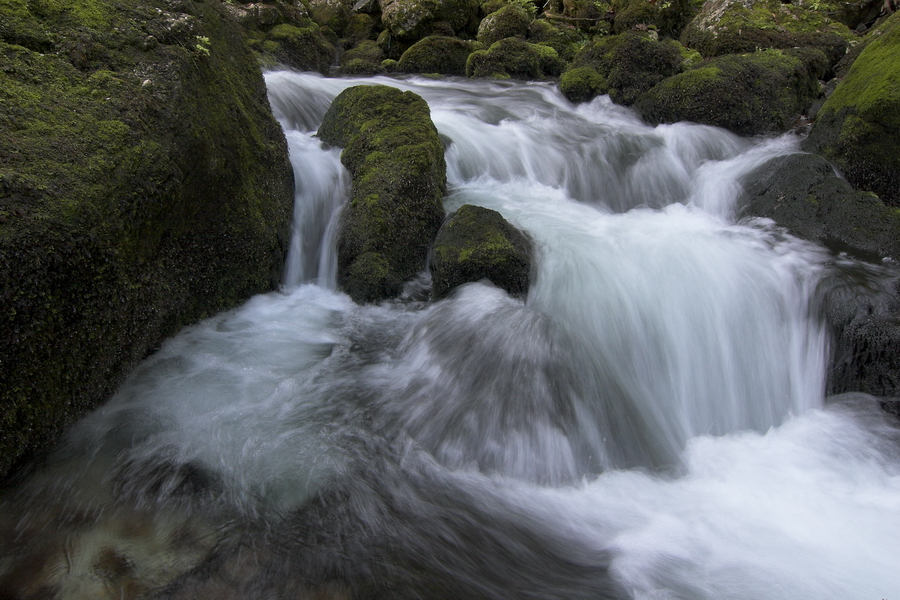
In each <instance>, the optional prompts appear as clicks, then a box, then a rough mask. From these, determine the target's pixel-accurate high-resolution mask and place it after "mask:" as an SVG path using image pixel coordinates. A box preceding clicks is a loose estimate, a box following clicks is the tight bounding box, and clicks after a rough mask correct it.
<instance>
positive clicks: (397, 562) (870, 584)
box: [0, 72, 900, 600]
mask: <svg viewBox="0 0 900 600" xmlns="http://www.w3.org/2000/svg"><path fill="white" fill-rule="evenodd" d="M266 80H267V84H268V88H269V95H270V100H271V103H272V106H273V109H274V111H275V114H276V116H277V117H278V119H279V121H280V122H281V123H282V126H283V127H284V128H285V131H286V135H287V137H288V141H289V144H290V149H291V158H292V162H293V164H294V172H295V177H296V179H297V192H296V201H297V208H296V210H295V224H294V229H295V231H294V238H293V239H294V241H293V243H292V250H291V255H290V257H289V259H288V261H287V267H286V274H285V285H284V289H283V290H282V291H280V292H277V293H271V294H267V295H263V296H258V297H255V298H253V299H252V300H250V301H249V302H248V303H247V304H246V305H244V306H243V307H241V308H239V309H237V310H234V311H232V312H229V313H226V314H223V315H219V316H217V317H215V318H213V319H210V320H208V321H205V322H203V323H201V324H199V325H197V326H194V327H192V328H188V329H187V330H185V331H183V332H182V333H180V334H179V335H178V336H176V337H174V338H173V339H171V340H169V341H168V342H167V343H166V344H165V345H164V346H163V348H162V349H161V350H160V351H159V352H158V353H157V354H155V355H154V356H152V357H151V358H149V359H148V360H147V361H145V362H144V363H143V364H142V365H141V366H140V367H139V368H138V369H137V370H136V372H135V373H134V374H133V375H132V376H131V377H130V379H129V380H128V381H127V382H126V384H125V385H124V386H123V387H122V389H121V390H120V391H119V392H118V394H117V395H116V397H115V398H114V399H113V400H112V401H111V402H110V403H109V404H107V405H106V406H105V407H103V408H102V409H100V410H98V411H97V412H96V413H94V414H93V415H91V416H90V417H88V418H87V419H85V420H84V421H83V422H82V423H81V424H80V425H79V426H78V427H76V428H75V429H74V430H73V431H72V432H71V434H70V435H69V437H68V439H67V441H66V443H65V445H64V446H63V448H62V449H61V450H60V451H59V452H58V453H57V454H56V455H55V457H53V458H52V459H51V460H50V461H49V462H48V465H47V466H46V467H45V468H44V470H43V471H40V472H38V473H37V474H36V475H35V476H33V477H32V478H31V479H30V480H29V481H27V482H25V483H24V484H22V486H21V487H20V488H19V489H18V490H15V491H13V492H11V493H9V494H7V496H6V500H5V501H4V504H3V509H4V511H5V513H6V514H8V515H11V516H10V517H9V518H7V519H6V520H5V521H3V520H0V521H3V527H5V529H4V528H2V527H0V542H2V541H3V540H6V542H5V543H6V547H7V551H6V552H5V554H3V558H0V577H3V578H0V590H2V589H5V588H3V585H6V586H7V588H9V589H15V588H14V587H13V586H14V585H16V584H11V583H9V582H10V581H16V573H17V570H18V572H19V573H25V570H26V569H25V567H23V565H26V566H27V565H31V566H29V567H28V569H30V570H29V571H28V575H27V577H25V576H24V575H23V577H22V578H21V580H20V581H26V579H28V578H30V579H28V581H33V582H34V583H33V584H32V583H29V584H28V585H34V586H40V585H45V586H46V590H50V591H48V592H47V593H51V592H52V593H53V594H55V597H66V598H78V597H103V596H102V594H107V595H108V597H120V595H122V597H156V598H231V597H234V598H260V599H262V598H271V597H335V598H346V597H356V598H559V599H570V598H636V599H707V598H708V599H721V598H734V599H744V598H746V599H748V600H750V599H752V600H762V599H773V600H783V599H785V598H791V599H795V598H800V599H802V598H809V599H815V600H822V599H828V598H832V599H835V600H838V599H840V600H847V599H859V600H867V599H875V600H879V599H885V600H890V599H891V598H900V578H898V577H897V573H898V572H900V536H898V535H897V532H898V531H900V460H898V448H900V446H898V435H897V429H896V428H895V427H894V426H893V425H891V423H890V422H888V421H887V419H886V417H884V416H883V415H882V414H881V413H880V411H879V410H878V408H877V404H876V403H875V402H874V401H873V399H871V398H870V397H867V396H865V395H861V394H855V395H854V394H851V395H846V396H844V397H840V398H832V399H830V401H829V402H828V403H826V402H825V398H824V387H825V383H824V382H825V374H826V366H827V365H826V361H827V359H828V352H829V348H828V345H829V339H828V334H827V331H826V328H825V325H824V323H823V321H822V319H821V316H820V314H819V310H818V304H819V300H820V298H819V296H818V294H819V293H820V289H821V285H820V284H821V282H822V281H823V278H825V277H829V276H832V277H833V276H834V273H833V264H834V260H835V259H834V257H833V256H831V255H830V254H829V253H827V252H826V251H825V250H824V249H822V248H820V247H818V246H815V245H813V244H810V243H808V242H803V241H801V240H798V239H795V238H792V237H790V236H789V235H787V234H786V233H785V232H783V231H782V230H779V229H778V228H777V227H776V226H775V225H774V224H773V223H771V222H768V221H763V220H755V221H747V222H735V220H734V218H733V210H734V206H733V204H734V201H735V198H736V196H737V194H738V193H739V191H740V181H741V177H742V176H744V175H745V174H747V173H749V172H750V171H752V170H753V169H754V168H755V167H757V166H759V165H760V164H763V163H764V162H766V161H767V160H770V159H772V158H774V157H778V156H782V155H786V154H789V153H792V152H796V151H798V142H797V140H796V139H795V138H794V137H793V136H791V135H786V136H783V137H781V138H777V139H765V140H762V139H760V140H747V139H742V138H739V137H736V136H734V135H732V134H730V133H727V132H725V131H723V130H720V129H715V128H710V127H704V126H698V125H693V124H676V125H668V126H659V127H655V128H651V127H647V126H645V125H644V124H642V123H641V121H640V119H639V118H638V117H637V116H636V115H635V114H634V113H632V112H630V111H629V110H628V109H625V108H622V107H619V106H616V105H614V104H612V103H611V102H610V101H609V100H608V99H607V98H598V99H596V100H594V101H593V102H592V103H590V104H583V105H579V106H577V107H575V106H572V105H571V104H569V103H568V102H567V101H566V100H565V99H564V98H563V97H562V96H561V95H559V93H558V92H557V91H556V89H555V88H554V87H553V86H551V85H549V84H538V83H529V84H526V83H508V82H484V81H481V82H472V81H464V80H429V79H406V80H395V79H387V78H374V79H362V80H354V79H326V78H322V77H319V76H315V75H310V74H298V73H290V72H273V73H269V74H267V76H266ZM373 83H375V84H386V85H394V86H397V87H400V88H402V89H408V90H412V91H415V92H416V93H418V94H419V95H421V96H422V97H423V98H425V99H426V100H427V101H428V103H429V106H430V108H431V111H432V118H433V120H434V122H435V124H436V126H437V128H438V130H439V132H440V134H441V136H442V138H443V139H444V141H445V145H446V156H447V163H448V179H449V182H448V183H449V190H450V192H449V195H448V197H447V199H446V208H447V210H448V211H452V210H454V209H455V208H457V207H458V206H460V205H462V204H465V203H469V204H477V205H481V206H485V207H488V208H492V209H494V210H497V211H499V212H501V213H502V214H503V215H504V216H505V217H506V218H507V219H508V220H509V221H510V222H511V223H513V224H514V225H516V226H517V227H519V228H521V229H522V230H524V231H525V232H527V234H528V235H529V236H530V237H531V238H532V240H533V241H534V245H535V249H536V256H535V270H534V273H533V277H532V284H531V288H530V289H529V293H528V296H527V299H525V300H521V299H514V298H511V297H509V296H508V295H507V294H506V293H505V292H503V291H502V290H499V289H498V288H495V287H494V286H492V285H491V284H490V282H486V281H485V282H476V283H471V284H467V285H465V286H462V287H460V288H458V289H457V290H456V291H455V292H454V293H453V294H452V295H451V296H450V297H449V298H447V299H445V300H441V301H439V302H429V301H427V299H426V296H427V295H423V294H422V293H421V290H422V289H425V286H427V282H428V278H427V271H426V269H427V265H424V264H423V265H422V268H423V275H422V278H421V279H420V281H419V282H418V287H415V286H414V289H413V292H412V293H410V294H409V295H408V296H406V297H404V298H402V299H398V300H397V301H392V302H385V303H382V304H381V305H367V306H359V305H356V304H354V303H353V302H351V301H350V300H349V298H348V297H347V296H345V295H344V294H342V293H340V292H339V291H337V289H336V283H335V275H334V273H335V261H336V259H335V252H334V236H335V227H336V224H337V222H338V219H339V214H340V208H341V206H342V205H343V203H345V202H346V199H347V196H348V194H349V180H348V178H347V175H346V173H345V171H344V170H343V168H342V167H341V166H340V158H339V157H340V151H339V149H333V148H332V149H326V148H323V147H322V146H321V144H320V143H319V142H318V140H317V138H316V137H315V135H314V133H315V130H316V128H317V126H318V123H319V122H320V121H321V118H322V116H323V115H324V113H325V111H326V110H327V108H328V106H329V104H330V102H331V100H332V99H333V98H334V97H335V96H336V95H337V94H338V93H339V92H340V91H341V90H342V89H344V88H346V87H349V86H351V85H356V84H373ZM847 268H848V269H850V270H852V268H850V267H847ZM416 290H418V291H416ZM129 522H138V523H141V524H142V526H141V527H139V528H137V529H140V532H139V533H134V532H133V531H132V530H133V529H136V527H134V526H132V527H131V528H129V527H126V524H127V523H129ZM97 531H103V532H104V533H103V535H100V534H98V533H97ZM2 536H5V537H2ZM73 540H74V541H73ZM123 540H126V541H127V543H126V541H123ZM135 540H145V541H144V543H143V545H141V542H140V541H135ZM151 542H152V543H151ZM138 547H140V548H142V549H138ZM36 548H40V550H35V549H36ZM60 548H62V549H60ZM148 548H149V549H148ZM79 553H81V554H83V555H84V556H85V557H87V558H84V559H83V560H80V562H79V561H78V560H74V559H73V558H72V557H73V556H77V555H79ZM104 553H105V554H104ZM36 555H37V556H39V557H40V558H41V560H38V559H37V558H35V556H36ZM104 556H105V557H106V558H103V557H104ZM110 556H112V557H114V558H110ZM47 557H49V558H47ZM92 557H97V558H92ZM29 561H30V562H29ZM36 564H37V565H38V566H34V565H36ZM76 564H83V565H84V566H83V567H78V568H80V569H81V571H79V570H78V568H75V567H73V565H76ZM110 565H112V566H110ZM11 574H12V575H11ZM126 580H127V581H130V582H132V583H131V584H130V585H131V587H130V588H127V589H126V587H125V584H124V583H122V582H124V581H126ZM98 581H99V582H101V583H96V582H98ZM41 582H44V583H41ZM47 582H49V583H47ZM110 582H111V583H110ZM17 585H19V586H20V587H19V588H18V589H22V590H24V589H26V588H25V586H26V584H25V583H20V584H17ZM92 586H93V587H92ZM116 586H118V587H116ZM28 589H29V590H30V589H31V588H28ZM34 589H38V587H35V588H34ZM129 590H130V591H129ZM135 590H136V591H135ZM126 591H128V592H129V593H131V594H132V595H131V596H126V595H125V592H126ZM120 592H121V594H120V595H117V594H119V593H120ZM23 594H24V592H23ZM316 594H318V595H316ZM142 595H143V596H142ZM23 597H24V596H23ZM49 597H54V596H52V595H51V596H49Z"/></svg>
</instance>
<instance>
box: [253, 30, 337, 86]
mask: <svg viewBox="0 0 900 600" xmlns="http://www.w3.org/2000/svg"><path fill="white" fill-rule="evenodd" d="M251 46H252V47H253V48H254V49H255V50H257V51H259V52H261V53H263V54H268V55H271V56H272V57H273V59H274V61H275V62H278V63H281V64H284V65H286V66H289V67H293V68H295V69H298V70H301V71H318V72H320V73H322V74H325V75H327V74H328V72H329V70H330V69H331V65H332V64H333V63H334V55H335V48H334V45H333V44H332V43H331V42H329V41H328V39H327V38H326V36H325V34H324V33H323V32H322V29H321V28H320V27H319V26H318V25H315V24H311V25H308V26H306V27H297V26H295V25H290V24H288V23H282V24H281V25H276V26H275V27H273V28H272V29H271V30H270V31H269V32H268V34H266V36H265V38H263V40H260V41H259V42H258V43H256V44H251Z"/></svg>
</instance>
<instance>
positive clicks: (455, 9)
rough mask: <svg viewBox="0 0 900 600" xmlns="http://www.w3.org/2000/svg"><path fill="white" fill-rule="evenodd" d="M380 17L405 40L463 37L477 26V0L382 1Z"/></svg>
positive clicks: (394, 36)
mask: <svg viewBox="0 0 900 600" xmlns="http://www.w3.org/2000/svg"><path fill="white" fill-rule="evenodd" d="M381 6H382V11H381V19H382V22H383V23H384V26H385V27H386V28H387V30H388V31H389V32H390V34H391V36H392V37H393V38H395V39H396V40H397V41H399V42H401V43H403V42H405V43H412V42H416V41H418V40H420V39H422V38H424V37H427V36H429V35H451V36H453V35H455V36H464V35H465V34H469V33H474V30H475V29H476V28H477V27H478V11H479V6H480V2H479V1H478V0H382V4H381Z"/></svg>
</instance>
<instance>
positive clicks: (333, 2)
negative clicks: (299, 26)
mask: <svg viewBox="0 0 900 600" xmlns="http://www.w3.org/2000/svg"><path fill="white" fill-rule="evenodd" d="M307 2H308V4H309V16H310V17H311V18H312V20H313V21H315V22H316V24H317V25H320V26H322V27H328V28H329V29H330V30H331V31H333V32H335V33H336V34H337V35H338V36H341V35H343V33H344V29H345V28H346V27H347V24H348V23H349V22H350V18H351V15H352V12H351V9H352V7H353V2H351V1H350V0H307Z"/></svg>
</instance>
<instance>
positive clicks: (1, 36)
mask: <svg viewBox="0 0 900 600" xmlns="http://www.w3.org/2000/svg"><path fill="white" fill-rule="evenodd" d="M173 6H177V7H178V8H177V9H175V8H172V7H173ZM0 8H2V19H0V56H2V58H0V63H2V69H0V306H2V310H0V381H2V388H0V476H2V475H3V474H5V473H7V472H9V470H10V469H11V468H12V467H13V466H14V465H15V464H16V463H17V461H19V460H20V459H24V458H25V457H27V456H28V455H30V454H32V453H33V452H35V451H38V450H40V449H41V448H44V447H46V445H48V444H49V443H51V442H52V441H53V440H54V439H55V438H56V437H57V436H58V435H59V433H60V432H61V431H62V430H63V429H64V428H65V427H66V426H68V425H69V424H71V423H72V422H73V421H74V420H75V419H77V418H78V417H80V416H81V415H83V414H84V413H85V412H86V411H88V410H90V409H92V408H94V407H96V406H97V405H98V404H100V403H101V402H103V401H104V400H106V399H107V398H108V397H109V396H110V394H111V393H112V392H113V391H114V389H115V387H116V386H117V384H118V383H119V382H120V381H121V380H122V379H123V377H124V376H125V375H126V373H127V372H128V371H129V369H130V368H131V367H132V366H134V365H135V364H136V363H137V361H139V360H141V359H142V358H143V357H145V356H146V355H147V354H148V353H149V352H150V351H152V350H153V349H154V348H156V347H157V346H158V345H159V343H160V342H161V341H162V340H163V339H165V338H166V337H167V336H169V335H171V334H173V333H175V332H176V331H177V330H178V329H180V328H181V327H183V326H185V325H187V324H189V323H191V322H194V321H197V320H198V319H201V318H203V317H207V316H209V315H212V314H214V313H216V312H218V311H221V310H223V309H227V308H230V307H233V306H235V305H236V304H237V303H239V302H241V301H243V300H244V299H246V298H247V297H249V296H250V295H252V294H256V293H259V292H264V291H267V290H271V289H273V288H274V287H275V286H276V285H277V283H278V282H279V280H280V276H281V268H282V262H283V258H284V254H285V251H286V248H287V241H288V228H289V224H290V215H291V206H292V201H293V192H292V171H291V167H290V163H289V161H288V157H287V148H286V144H285V140H284V135H283V133H282V131H281V129H280V128H279V126H278V124H277V123H276V122H275V120H274V119H273V118H272V115H271V112H270V109H269V105H268V101H267V98H266V90H265V86H264V83H263V80H262V77H261V74H260V70H259V66H258V63H257V62H256V58H255V57H254V55H253V53H252V52H251V51H250V50H249V49H248V47H247V45H246V44H245V42H244V39H243V37H242V33H241V29H240V27H239V25H238V24H237V23H236V22H235V21H233V20H232V19H231V18H230V17H228V16H227V15H226V14H225V13H224V9H223V7H222V6H221V5H220V4H219V3H217V2H199V1H190V0H182V1H180V2H178V3H172V2H166V1H163V0H121V1H119V2H115V3H110V2H101V1H89V0H82V1H78V2H50V1H46V0H31V1H26V0H0Z"/></svg>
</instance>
